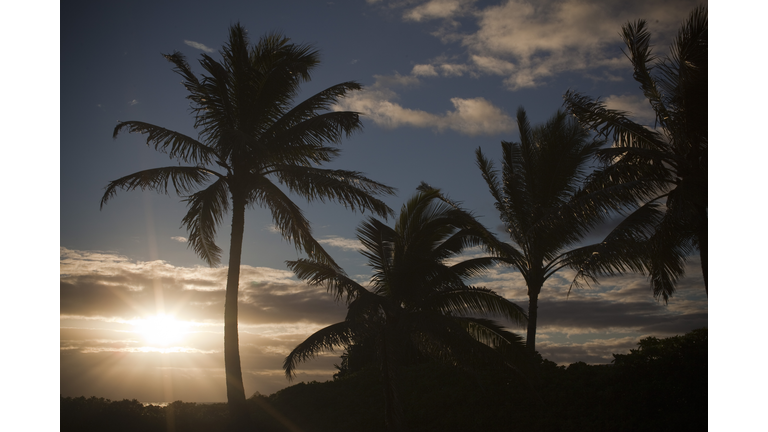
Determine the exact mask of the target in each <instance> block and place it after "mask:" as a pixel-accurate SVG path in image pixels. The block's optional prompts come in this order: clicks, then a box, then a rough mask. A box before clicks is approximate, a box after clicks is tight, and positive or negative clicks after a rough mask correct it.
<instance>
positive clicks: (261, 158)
mask: <svg viewBox="0 0 768 432" xmlns="http://www.w3.org/2000/svg"><path fill="white" fill-rule="evenodd" d="M221 56H222V61H221V62H218V61H216V60H214V59H213V58H211V57H210V56H208V55H207V54H203V55H202V59H201V60H200V64H201V65H202V67H203V68H204V69H205V71H206V72H207V73H208V74H209V75H203V76H202V78H201V79H198V77H197V76H195V74H194V73H193V72H192V70H191V69H190V67H189V65H188V64H187V62H186V60H185V59H184V56H182V55H181V54H180V53H178V52H176V53H173V54H170V55H165V57H166V58H167V59H168V60H169V61H170V62H171V63H173V64H174V65H175V68H174V71H175V72H177V73H178V74H179V75H181V76H182V77H183V78H184V81H183V84H184V86H185V87H186V89H187V90H188V91H189V93H190V94H189V96H187V98H188V99H189V100H191V101H192V110H193V112H194V113H195V124H194V125H195V128H196V129H199V138H198V139H194V138H191V137H188V136H185V135H183V134H180V133H178V132H174V131H171V130H168V129H165V128H162V127H159V126H155V125H151V124H148V123H144V122H140V121H126V122H120V123H119V124H118V125H117V127H115V130H114V137H117V135H118V133H119V132H121V131H128V132H139V133H144V134H147V145H153V146H154V148H155V149H156V150H158V151H161V152H166V153H168V155H169V156H170V157H171V158H172V159H177V160H179V166H170V167H163V168H154V169H149V170H145V171H140V172H137V173H134V174H130V175H127V176H125V177H122V178H119V179H117V180H114V181H112V182H110V183H109V185H107V187H106V191H105V192H104V196H103V197H102V199H101V205H102V206H103V205H104V204H105V203H107V201H108V200H109V199H110V198H112V197H113V196H114V195H115V193H116V191H117V190H118V189H123V190H134V189H142V190H145V189H149V190H155V191H159V192H167V191H168V190H169V187H171V188H173V190H174V191H175V192H176V193H177V194H178V195H181V196H184V201H185V202H186V203H187V207H188V212H187V214H186V216H184V218H183V220H182V224H183V225H184V226H185V227H186V228H187V230H188V232H189V245H190V247H191V248H192V249H194V251H195V252H196V253H197V254H198V255H199V256H200V257H201V258H202V259H203V260H205V262H206V263H208V264H209V265H210V266H216V265H218V264H219V263H220V259H221V249H220V248H219V247H218V246H217V245H216V244H215V242H214V240H215V235H216V229H217V228H218V226H219V224H220V223H221V222H222V220H223V218H224V216H225V215H226V214H227V213H228V212H229V211H231V212H232V232H231V243H230V249H229V268H228V273H227V286H226V303H225V307H224V308H225V309H224V357H225V369H226V385H227V399H228V401H229V405H230V408H231V409H232V412H233V415H234V416H235V417H236V418H239V419H241V420H242V419H243V418H245V417H244V416H245V415H246V414H244V413H245V391H244V388H243V379H242V372H241V367H240V354H239V346H238V330H237V292H238V283H239V275H240V262H241V251H242V243H243V231H244V226H245V209H246V207H249V206H254V205H258V206H261V207H266V208H268V209H269V210H270V211H271V213H272V220H273V222H274V223H275V225H276V226H277V227H278V229H279V230H280V232H281V233H282V235H283V237H284V238H285V239H286V240H288V241H290V242H293V243H294V244H295V246H296V248H297V249H302V250H303V251H304V252H306V253H307V254H308V255H309V256H310V257H312V258H313V259H315V260H317V261H318V262H323V263H325V264H326V265H328V266H331V267H334V266H335V263H334V262H333V260H332V259H331V258H330V256H329V255H328V254H327V253H326V252H325V251H324V250H323V248H322V247H321V246H320V244H319V243H318V242H317V241H316V240H315V239H314V238H313V237H312V232H311V229H310V224H309V221H308V220H307V219H306V218H305V216H304V214H303V213H302V211H301V209H300V208H299V207H298V206H297V205H296V204H294V202H293V201H291V199H290V198H289V197H288V195H286V194H285V193H284V192H283V191H282V190H281V189H280V188H279V187H278V183H279V184H282V185H283V186H285V187H286V188H287V189H288V190H289V191H291V192H293V193H296V194H298V195H300V196H302V197H304V198H306V199H307V200H308V201H313V200H320V201H325V200H332V201H337V202H339V203H341V204H343V205H344V206H346V207H350V208H351V209H352V210H355V209H359V210H361V211H365V210H370V211H372V212H374V213H375V214H377V215H380V216H382V217H386V216H388V215H392V214H393V212H392V210H391V209H390V208H389V207H387V206H386V205H385V204H384V203H383V202H382V201H381V200H379V199H377V198H375V195H377V194H393V189H392V188H390V187H388V186H385V185H383V184H381V183H377V182H375V181H372V180H370V179H368V178H366V177H364V176H363V175H361V174H360V173H358V172H354V171H344V170H329V169H321V168H318V167H317V166H318V165H320V164H322V163H323V162H328V161H331V160H333V159H334V158H335V157H336V156H337V155H338V154H339V152H340V150H339V149H338V148H337V147H335V146H328V145H327V143H330V144H335V145H338V144H340V143H341V139H342V138H343V137H344V136H349V135H350V134H352V133H353V132H354V131H357V130H359V129H361V127H362V125H361V122H360V119H359V117H358V114H357V113H354V112H346V111H335V112H321V111H325V110H327V109H328V108H330V106H331V105H333V104H334V103H335V102H336V101H337V100H338V99H339V98H341V97H344V96H345V95H346V94H347V92H350V91H354V90H359V89H360V88H361V87H360V85H359V84H357V83H355V82H345V83H341V84H337V85H335V86H332V87H329V88H327V89H325V90H323V91H321V92H319V93H317V94H315V95H314V96H311V97H310V98H308V99H307V100H305V101H303V102H301V103H299V104H297V105H295V106H292V104H293V100H294V98H295V97H296V95H297V93H298V90H299V86H300V84H301V83H302V82H305V81H308V80H309V79H310V72H311V70H312V69H313V68H314V67H315V66H317V65H318V64H319V59H318V53H317V51H315V50H313V49H312V48H311V47H310V46H306V45H296V44H293V43H290V40H289V39H288V38H286V37H283V36H281V35H279V34H269V35H266V36H264V37H263V38H261V39H260V40H259V42H258V43H257V44H256V45H254V46H251V45H250V44H249V40H248V37H247V36H246V30H245V29H244V28H243V27H242V26H240V25H239V24H237V25H234V26H232V27H231V28H230V30H229V41H228V43H227V44H226V45H225V46H224V48H223V50H222V51H221ZM182 162H183V163H185V164H187V166H181V163H182Z"/></svg>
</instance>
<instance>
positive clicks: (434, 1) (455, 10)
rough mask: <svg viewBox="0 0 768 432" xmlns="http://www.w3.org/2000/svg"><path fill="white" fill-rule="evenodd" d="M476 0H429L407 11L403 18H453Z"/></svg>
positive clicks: (414, 19)
mask: <svg viewBox="0 0 768 432" xmlns="http://www.w3.org/2000/svg"><path fill="white" fill-rule="evenodd" d="M474 2H475V0H429V1H428V2H426V3H424V4H421V5H419V6H416V7H415V8H413V9H410V10H407V11H405V13H403V18H405V19H406V20H409V21H425V20H430V19H436V18H442V19H448V18H453V17H454V16H456V15H459V14H462V13H463V12H465V11H466V10H467V9H468V7H469V6H471V5H472V3H474Z"/></svg>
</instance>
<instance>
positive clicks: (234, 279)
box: [224, 192, 249, 430]
mask: <svg viewBox="0 0 768 432" xmlns="http://www.w3.org/2000/svg"><path fill="white" fill-rule="evenodd" d="M244 230H245V199H244V198H243V197H240V196H239V194H235V193H234V192H233V194H232V233H231V242H230V246H229V268H228V270H227V291H226V301H225V303H224V369H225V374H226V380H227V402H228V405H229V411H230V415H231V417H232V420H233V421H234V423H235V429H236V430H242V429H244V428H245V426H246V425H247V424H248V420H249V418H248V409H247V406H246V402H245V387H244V386H243V372H242V370H241V368H240V344H239V338H238V330H237V294H238V287H239V284H240V257H241V254H242V250H243V231H244Z"/></svg>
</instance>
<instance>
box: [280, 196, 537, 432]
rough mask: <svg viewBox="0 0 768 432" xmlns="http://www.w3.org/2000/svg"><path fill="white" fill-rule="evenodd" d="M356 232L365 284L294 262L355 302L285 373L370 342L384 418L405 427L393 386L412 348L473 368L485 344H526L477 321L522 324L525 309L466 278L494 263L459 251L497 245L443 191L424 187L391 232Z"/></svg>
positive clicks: (371, 222) (366, 225) (375, 227)
mask: <svg viewBox="0 0 768 432" xmlns="http://www.w3.org/2000/svg"><path fill="white" fill-rule="evenodd" d="M357 237H358V239H359V240H360V243H361V244H362V250H361V253H362V254H363V255H364V256H365V257H366V258H367V260H368V265H369V266H370V267H371V268H372V270H373V275H372V276H371V279H370V281H369V282H368V284H367V286H363V285H362V284H360V283H358V282H357V281H355V280H353V279H351V278H350V277H349V276H348V275H347V274H346V273H344V271H343V270H341V269H339V268H338V267H333V266H330V265H328V264H325V263H322V262H318V261H316V260H306V259H300V260H297V261H289V262H288V266H289V268H291V269H292V270H293V271H294V273H296V275H297V276H298V277H299V278H301V279H303V280H305V281H306V282H307V283H309V284H311V285H320V286H325V287H326V288H327V289H328V291H329V292H330V293H331V294H333V295H334V296H335V297H336V298H337V299H339V300H345V301H346V302H347V304H348V306H349V309H348V312H347V316H346V318H345V320H344V321H342V322H339V323H336V324H333V325H330V326H328V327H326V328H324V329H321V330H319V331H317V332H316V333H314V334H312V335H311V336H309V337H308V338H307V339H306V340H305V341H304V342H302V343H301V344H299V345H298V346H297V347H296V348H295V349H294V350H293V351H292V352H291V353H290V354H289V355H288V357H286V359H285V363H284V369H285V373H286V376H287V377H288V378H289V379H290V378H292V377H293V376H294V374H295V372H296V368H297V365H298V363H300V362H303V361H306V360H308V359H311V358H313V357H314V356H315V355H317V354H319V353H321V352H324V351H332V350H334V349H338V348H345V347H348V346H349V345H351V344H355V343H359V342H361V341H365V342H366V343H371V342H372V341H373V343H374V344H375V345H376V351H377V353H378V355H377V356H378V359H379V362H380V366H381V371H382V381H383V382H384V384H385V395H384V396H385V411H386V414H385V419H386V424H387V426H388V429H389V430H401V429H403V428H404V427H405V426H404V423H403V413H402V407H401V406H400V403H399V402H398V396H397V390H396V382H397V368H398V367H399V366H401V365H402V364H403V361H404V355H405V352H406V351H408V350H409V349H415V350H417V351H418V352H420V353H421V354H422V355H425V356H427V357H429V358H433V359H438V360H443V361H448V362H450V363H452V364H468V363H469V362H470V361H476V360H477V359H479V358H486V359H487V358H489V357H492V356H494V354H498V353H496V352H495V351H493V350H492V349H490V348H489V346H494V347H495V346H499V347H501V346H504V347H513V346H520V347H522V343H521V339H522V338H519V337H518V336H516V335H514V334H513V333H511V332H509V331H507V330H505V329H503V328H502V326H501V325H499V324H497V323H496V322H494V321H492V320H490V319H487V318H479V316H497V317H502V318H505V319H508V320H511V321H512V322H514V323H518V324H520V323H524V322H525V320H526V317H525V313H524V312H523V311H522V309H521V308H520V307H519V306H517V305H515V304H514V303H512V302H510V301H509V300H506V299H505V298H503V297H502V296H500V295H498V294H496V293H495V292H493V291H492V290H489V289H486V288H482V287H474V286H470V285H467V284H466V280H467V279H469V278H472V277H475V276H478V275H480V274H482V273H483V272H484V271H485V270H487V269H488V268H490V267H493V266H495V265H496V263H497V259H496V258H495V257H493V256H485V257H474V258H469V259H465V258H462V257H461V254H462V252H463V251H465V250H466V249H467V248H470V247H474V246H483V245H485V244H486V243H488V242H489V241H491V242H492V241H494V239H492V238H491V237H492V234H490V233H489V232H488V230H486V229H485V228H484V227H482V225H481V224H479V223H478V222H477V221H476V220H475V219H474V217H473V216H472V215H471V214H469V213H467V212H466V211H464V210H462V209H461V208H459V207H458V206H456V205H455V204H452V203H450V201H447V199H446V200H443V197H442V196H441V194H440V192H439V190H436V189H432V188H429V187H427V186H423V187H422V189H421V190H420V191H419V192H418V193H416V194H415V195H414V196H413V197H412V198H411V199H410V200H409V201H408V202H407V203H406V204H404V205H403V207H402V210H401V212H400V216H399V218H398V219H397V221H396V223H395V226H394V228H392V227H389V226H387V225H386V224H384V223H383V222H381V221H380V220H378V219H376V218H373V217H369V218H368V219H367V220H366V221H365V222H363V223H362V224H361V225H360V227H359V228H358V229H357ZM481 342H482V343H481Z"/></svg>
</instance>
